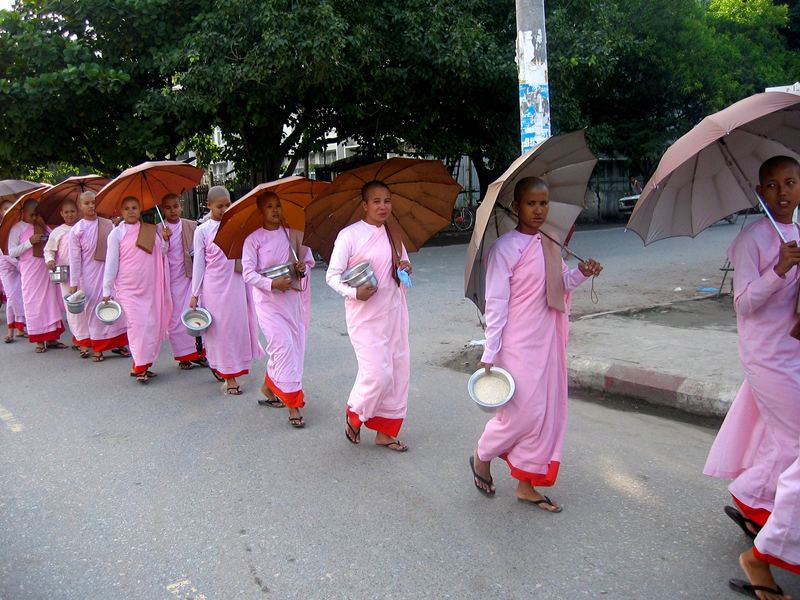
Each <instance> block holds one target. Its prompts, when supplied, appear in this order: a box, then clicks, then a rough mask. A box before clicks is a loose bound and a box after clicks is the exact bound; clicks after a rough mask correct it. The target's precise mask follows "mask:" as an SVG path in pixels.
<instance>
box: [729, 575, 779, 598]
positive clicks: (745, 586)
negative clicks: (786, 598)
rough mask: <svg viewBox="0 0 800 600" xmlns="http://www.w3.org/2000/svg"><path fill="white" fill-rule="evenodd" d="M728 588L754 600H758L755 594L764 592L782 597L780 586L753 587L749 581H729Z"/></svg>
mask: <svg viewBox="0 0 800 600" xmlns="http://www.w3.org/2000/svg"><path fill="white" fill-rule="evenodd" d="M728 586H729V587H730V588H731V589H732V590H733V591H734V592H739V593H740V594H743V595H745V596H748V597H750V598H755V599H756V600H759V598H758V594H756V592H765V593H767V594H776V595H778V596H783V590H782V589H781V586H779V585H778V586H775V587H774V588H771V587H767V586H765V585H753V584H752V583H750V582H749V581H745V580H744V579H729V580H728Z"/></svg>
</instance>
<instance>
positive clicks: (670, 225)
mask: <svg viewBox="0 0 800 600" xmlns="http://www.w3.org/2000/svg"><path fill="white" fill-rule="evenodd" d="M798 153H800V95H798V94H788V93H784V92H766V93H763V94H756V95H754V96H750V97H749V98H745V99H744V100H740V101H739V102H736V103H735V104H732V105H731V106H729V107H728V108H725V109H723V110H721V111H719V112H717V113H714V114H712V115H710V116H708V117H706V118H705V119H703V120H702V121H700V123H699V124H698V125H697V126H695V127H694V128H693V129H692V130H691V131H689V132H688V133H687V134H686V135H684V136H683V137H681V138H680V139H679V140H678V141H677V142H675V143H674V144H672V145H671V146H670V147H669V148H668V149H667V151H666V152H665V153H664V156H662V157H661V161H660V162H659V164H658V168H657V169H656V171H655V173H654V174H653V176H652V177H651V178H650V180H649V181H648V182H647V185H646V186H645V188H644V190H643V191H642V194H641V196H640V198H639V201H638V202H637V203H636V207H635V208H634V210H633V214H631V218H630V220H629V221H628V229H630V230H632V231H634V232H635V233H636V234H637V235H639V237H641V238H642V240H643V241H644V243H645V244H650V243H652V242H656V241H658V240H663V239H665V238H669V237H676V236H690V237H694V236H696V235H697V234H698V233H700V232H701V231H703V230H704V229H706V228H707V227H710V226H711V225H713V224H714V223H716V222H717V221H719V220H720V219H722V218H724V217H726V216H728V215H730V214H733V213H735V212H738V211H740V210H744V209H747V208H750V207H753V206H758V205H759V203H760V202H761V199H760V198H758V196H757V194H756V192H755V186H754V185H753V184H754V183H755V182H756V180H757V178H758V168H759V166H760V165H761V163H763V162H764V161H765V160H766V159H768V158H770V157H772V156H775V155H779V154H786V155H789V156H793V157H795V158H798ZM765 212H766V213H767V215H768V216H769V217H770V218H771V215H770V214H769V211H768V210H766V208H765ZM776 231H777V227H776ZM778 234H779V235H780V232H778ZM781 237H782V236H781Z"/></svg>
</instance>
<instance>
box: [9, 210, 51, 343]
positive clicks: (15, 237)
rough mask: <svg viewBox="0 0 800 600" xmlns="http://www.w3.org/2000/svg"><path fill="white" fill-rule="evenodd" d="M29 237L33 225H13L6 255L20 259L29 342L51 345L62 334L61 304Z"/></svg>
mask: <svg viewBox="0 0 800 600" xmlns="http://www.w3.org/2000/svg"><path fill="white" fill-rule="evenodd" d="M32 235H33V224H32V223H24V222H19V223H17V224H16V225H14V226H13V227H12V228H11V232H10V233H9V235H8V253H9V255H10V256H12V257H14V258H19V274H20V279H21V280H22V302H23V305H24V307H25V318H26V325H27V327H28V341H30V342H54V341H56V340H58V338H59V337H61V334H62V333H64V323H63V321H62V316H63V315H62V313H63V311H64V304H63V302H62V300H61V298H60V297H59V295H58V290H59V288H58V286H56V285H53V282H52V281H50V275H49V271H48V269H47V265H46V264H45V262H44V258H40V257H36V256H34V255H33V246H32V245H31V243H30V241H29V240H28V238H29V237H30V236H32Z"/></svg>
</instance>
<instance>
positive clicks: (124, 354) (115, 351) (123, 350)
mask: <svg viewBox="0 0 800 600" xmlns="http://www.w3.org/2000/svg"><path fill="white" fill-rule="evenodd" d="M111 354H116V355H118V356H122V357H125V358H130V355H131V351H130V350H128V348H127V346H122V347H121V348H114V349H113V350H112V351H111Z"/></svg>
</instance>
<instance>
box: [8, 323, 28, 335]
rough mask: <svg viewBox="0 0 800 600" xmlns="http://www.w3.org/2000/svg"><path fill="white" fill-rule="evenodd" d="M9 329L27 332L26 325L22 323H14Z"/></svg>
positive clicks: (9, 325) (10, 324)
mask: <svg viewBox="0 0 800 600" xmlns="http://www.w3.org/2000/svg"><path fill="white" fill-rule="evenodd" d="M8 328H9V329H16V330H17V331H21V332H23V333H24V332H25V323H22V322H21V321H14V322H13V323H9V324H8Z"/></svg>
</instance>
